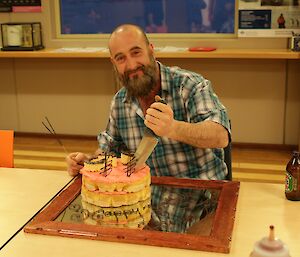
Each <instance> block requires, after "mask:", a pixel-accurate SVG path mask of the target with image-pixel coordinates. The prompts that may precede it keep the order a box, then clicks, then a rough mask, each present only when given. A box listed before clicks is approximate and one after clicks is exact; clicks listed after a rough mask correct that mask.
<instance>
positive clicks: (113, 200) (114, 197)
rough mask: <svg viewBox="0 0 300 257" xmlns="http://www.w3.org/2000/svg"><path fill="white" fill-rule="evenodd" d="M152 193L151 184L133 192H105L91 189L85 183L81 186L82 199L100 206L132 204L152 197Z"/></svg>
mask: <svg viewBox="0 0 300 257" xmlns="http://www.w3.org/2000/svg"><path fill="white" fill-rule="evenodd" d="M150 195H151V189H150V186H146V187H144V188H143V189H142V190H140V191H138V192H132V193H125V192H124V193H123V192H122V193H121V192H113V193H103V192H95V191H89V190H88V189H87V188H86V187H85V186H84V185H82V187H81V196H82V199H83V200H84V201H86V202H88V203H91V204H94V205H97V206H100V207H119V206H122V205H131V204H135V203H138V202H139V201H144V200H146V199H148V198H150Z"/></svg>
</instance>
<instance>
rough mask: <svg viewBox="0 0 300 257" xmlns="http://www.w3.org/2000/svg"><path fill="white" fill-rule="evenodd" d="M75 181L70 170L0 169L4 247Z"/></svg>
mask: <svg viewBox="0 0 300 257" xmlns="http://www.w3.org/2000/svg"><path fill="white" fill-rule="evenodd" d="M71 179H72V178H71V177H70V176H69V175H68V174H67V172H66V171H65V172H64V171H49V170H30V169H9V168H0V203H1V205H0V247H1V246H2V245H3V244H5V242H6V241H7V240H8V239H9V238H10V237H11V236H13V235H14V233H15V232H17V231H18V230H19V229H20V228H21V227H22V226H23V225H24V224H25V223H26V222H27V221H28V220H29V219H30V218H31V217H32V216H33V215H34V214H35V213H36V212H37V211H39V210H40V209H41V208H42V207H43V206H44V205H45V204H46V203H47V202H48V201H49V200H50V199H51V198H52V197H53V196H54V195H55V194H56V193H57V192H58V191H60V189H62V188H63V187H64V186H65V185H66V184H67V183H68V182H69V181H70V180H71ZM0 255H1V254H0Z"/></svg>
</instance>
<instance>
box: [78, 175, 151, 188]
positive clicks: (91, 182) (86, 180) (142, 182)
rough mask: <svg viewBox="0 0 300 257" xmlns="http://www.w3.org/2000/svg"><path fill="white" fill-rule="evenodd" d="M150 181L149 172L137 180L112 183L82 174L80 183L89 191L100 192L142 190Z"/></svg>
mask: <svg viewBox="0 0 300 257" xmlns="http://www.w3.org/2000/svg"><path fill="white" fill-rule="evenodd" d="M150 183H151V176H150V173H148V174H146V175H145V176H143V177H141V178H140V179H139V180H136V181H133V182H131V183H125V182H114V183H107V182H105V181H99V180H95V179H92V178H90V177H88V176H85V175H83V176H82V184H83V185H84V186H85V187H86V188H87V189H88V190H89V191H100V192H114V191H117V192H121V191H124V192H137V191H140V190H142V189H143V188H144V187H145V186H149V185H150Z"/></svg>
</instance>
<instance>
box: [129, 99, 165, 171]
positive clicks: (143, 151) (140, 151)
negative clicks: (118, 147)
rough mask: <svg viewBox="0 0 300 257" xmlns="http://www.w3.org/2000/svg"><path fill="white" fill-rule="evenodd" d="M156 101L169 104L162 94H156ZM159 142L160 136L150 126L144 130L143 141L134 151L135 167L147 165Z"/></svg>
mask: <svg viewBox="0 0 300 257" xmlns="http://www.w3.org/2000/svg"><path fill="white" fill-rule="evenodd" d="M155 102H160V103H163V104H167V103H166V101H165V100H163V99H162V98H161V97H160V96H158V95H156V96H155ZM157 143H158V136H157V135H156V134H155V133H154V132H153V131H152V130H151V129H150V128H148V127H146V128H145V130H144V135H143V138H142V140H141V142H140V143H139V145H138V148H137V149H136V152H135V153H134V157H135V160H136V164H135V169H136V170H138V169H139V168H142V167H143V166H144V165H145V162H146V161H147V159H148V158H149V156H150V154H151V153H152V151H153V150H154V148H155V146H156V145H157Z"/></svg>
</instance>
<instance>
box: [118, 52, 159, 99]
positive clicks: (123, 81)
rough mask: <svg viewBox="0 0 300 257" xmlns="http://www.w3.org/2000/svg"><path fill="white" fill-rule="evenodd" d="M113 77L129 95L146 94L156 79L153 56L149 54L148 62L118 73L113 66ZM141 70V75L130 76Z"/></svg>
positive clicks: (140, 95)
mask: <svg viewBox="0 0 300 257" xmlns="http://www.w3.org/2000/svg"><path fill="white" fill-rule="evenodd" d="M114 71H115V77H116V81H117V84H118V86H119V87H125V88H126V89H127V94H128V96H129V97H142V96H146V95H148V94H149V93H150V92H151V90H152V89H153V88H154V87H155V86H156V83H157V81H158V75H157V67H156V62H155V59H154V57H153V56H150V64H148V65H141V66H139V67H137V68H136V69H134V70H126V71H125V72H124V74H120V73H119V72H118V71H117V69H116V67H115V66H114ZM138 71H142V72H143V75H142V76H138V75H135V76H132V77H130V74H131V73H135V72H138Z"/></svg>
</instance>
